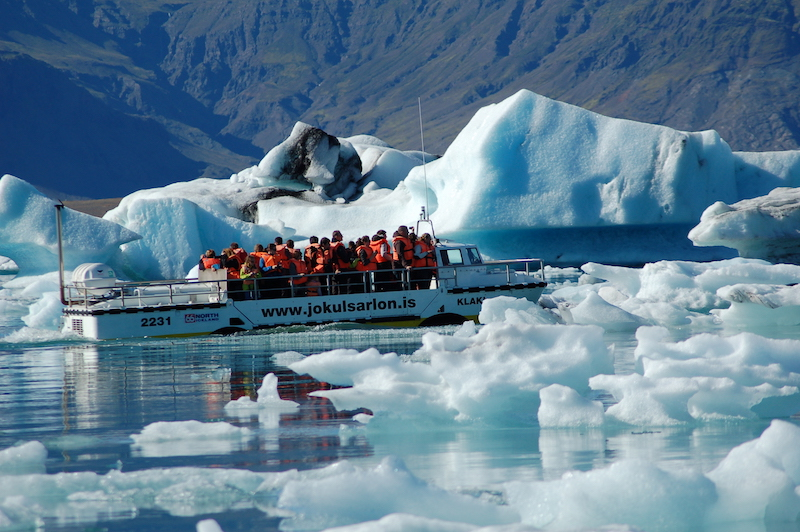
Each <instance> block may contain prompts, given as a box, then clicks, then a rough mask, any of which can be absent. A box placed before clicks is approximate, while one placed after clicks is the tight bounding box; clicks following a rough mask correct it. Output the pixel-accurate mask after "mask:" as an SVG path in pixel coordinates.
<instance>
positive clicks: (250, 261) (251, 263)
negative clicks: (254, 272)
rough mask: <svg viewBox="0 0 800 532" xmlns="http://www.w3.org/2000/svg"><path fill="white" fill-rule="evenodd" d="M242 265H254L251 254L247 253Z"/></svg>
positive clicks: (251, 266)
mask: <svg viewBox="0 0 800 532" xmlns="http://www.w3.org/2000/svg"><path fill="white" fill-rule="evenodd" d="M244 265H245V266H247V267H248V268H255V267H256V258H255V257H254V256H252V255H248V256H247V258H246V259H244Z"/></svg>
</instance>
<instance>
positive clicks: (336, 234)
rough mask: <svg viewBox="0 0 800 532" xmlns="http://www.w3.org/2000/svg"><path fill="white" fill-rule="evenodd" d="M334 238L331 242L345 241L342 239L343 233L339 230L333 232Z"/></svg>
mask: <svg viewBox="0 0 800 532" xmlns="http://www.w3.org/2000/svg"><path fill="white" fill-rule="evenodd" d="M332 237H333V238H331V240H332V241H334V242H341V241H342V240H343V239H342V232H341V231H339V230H338V229H337V230H336V231H334V232H333V235H332Z"/></svg>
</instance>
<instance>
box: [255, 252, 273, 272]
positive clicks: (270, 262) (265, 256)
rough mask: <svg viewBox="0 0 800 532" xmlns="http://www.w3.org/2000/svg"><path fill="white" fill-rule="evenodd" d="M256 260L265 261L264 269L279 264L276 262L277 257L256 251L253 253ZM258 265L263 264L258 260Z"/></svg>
mask: <svg viewBox="0 0 800 532" xmlns="http://www.w3.org/2000/svg"><path fill="white" fill-rule="evenodd" d="M251 255H253V256H254V257H255V258H256V259H262V260H263V261H264V267H266V268H269V267H270V266H275V265H276V264H277V263H276V262H275V257H273V256H272V255H270V254H269V253H267V252H266V251H254V252H252V253H251ZM256 263H257V264H259V265H260V264H261V262H260V261H259V260H256Z"/></svg>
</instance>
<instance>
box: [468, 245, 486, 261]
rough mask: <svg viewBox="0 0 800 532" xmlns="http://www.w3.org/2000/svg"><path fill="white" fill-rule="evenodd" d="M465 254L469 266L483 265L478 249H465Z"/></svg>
mask: <svg viewBox="0 0 800 532" xmlns="http://www.w3.org/2000/svg"><path fill="white" fill-rule="evenodd" d="M467 254H468V255H469V263H470V264H481V263H483V259H481V254H480V253H479V252H478V248H467Z"/></svg>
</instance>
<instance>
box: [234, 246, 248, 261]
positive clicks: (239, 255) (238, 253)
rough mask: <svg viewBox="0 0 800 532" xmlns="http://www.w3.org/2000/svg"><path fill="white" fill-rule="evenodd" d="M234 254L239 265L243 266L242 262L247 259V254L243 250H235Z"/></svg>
mask: <svg viewBox="0 0 800 532" xmlns="http://www.w3.org/2000/svg"><path fill="white" fill-rule="evenodd" d="M234 253H235V254H236V258H237V259H239V263H240V264H244V261H245V260H246V259H247V252H246V251H245V250H244V248H236V249H235V250H234Z"/></svg>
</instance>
